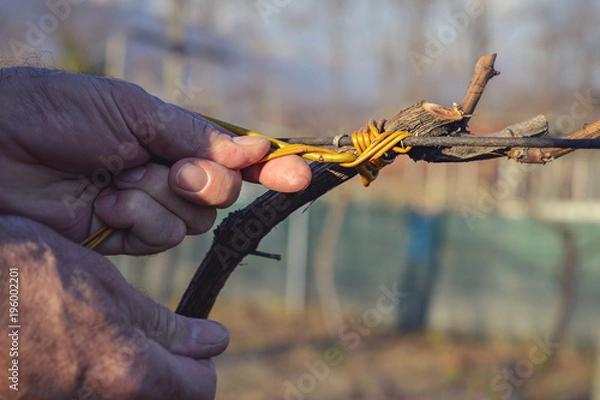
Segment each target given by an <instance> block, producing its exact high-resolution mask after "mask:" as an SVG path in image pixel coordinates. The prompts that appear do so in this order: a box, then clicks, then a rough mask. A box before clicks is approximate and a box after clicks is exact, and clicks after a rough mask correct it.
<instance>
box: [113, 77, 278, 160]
mask: <svg viewBox="0 0 600 400" xmlns="http://www.w3.org/2000/svg"><path fill="white" fill-rule="evenodd" d="M112 95H113V98H114V100H115V103H116V104H117V106H118V108H119V111H120V113H121V117H122V118H123V120H124V121H125V123H126V124H127V126H128V127H129V129H130V131H131V133H132V134H133V135H134V136H135V137H136V138H137V140H138V141H139V142H140V143H141V144H142V145H143V146H144V147H145V148H147V149H148V150H149V151H150V152H151V153H152V154H154V155H157V156H160V157H164V158H166V159H168V160H172V161H175V160H178V159H181V158H184V157H198V158H206V159H208V160H212V161H214V162H217V163H219V164H222V165H224V166H226V167H227V168H231V169H241V168H244V167H247V166H249V165H251V164H254V163H255V162H257V161H258V160H260V159H261V158H262V157H263V156H264V155H265V154H266V153H267V152H268V151H269V148H270V143H269V141H268V140H267V139H265V138H260V137H250V136H241V137H239V136H236V135H234V134H233V133H231V132H228V131H227V130H226V129H224V128H221V127H218V126H216V125H213V124H212V123H210V122H208V121H207V120H205V119H204V118H202V117H200V116H199V115H196V114H193V113H191V112H189V111H187V112H184V111H183V109H182V108H180V107H177V106H175V105H173V104H169V103H165V102H163V101H162V100H160V99H158V98H157V97H154V96H151V95H150V94H148V93H147V92H146V91H144V90H143V89H141V88H140V87H139V86H136V85H132V84H128V83H124V82H119V83H115V84H114V85H113V90H112Z"/></svg>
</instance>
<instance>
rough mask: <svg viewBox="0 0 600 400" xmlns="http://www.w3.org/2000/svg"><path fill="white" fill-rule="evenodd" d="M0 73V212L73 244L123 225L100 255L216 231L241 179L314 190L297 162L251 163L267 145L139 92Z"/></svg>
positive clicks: (46, 75) (88, 81)
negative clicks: (46, 229) (219, 213)
mask: <svg viewBox="0 0 600 400" xmlns="http://www.w3.org/2000/svg"><path fill="white" fill-rule="evenodd" d="M0 73H1V75H0V185H1V186H2V187H3V190H2V192H0V213H7V214H17V215H23V216H26V217H28V218H31V219H33V220H36V221H39V222H41V223H43V224H45V225H47V226H50V227H52V228H53V229H55V230H56V231H57V232H59V233H61V234H62V235H64V236H65V237H68V238H69V239H71V240H73V241H76V242H81V241H82V240H83V239H84V238H86V237H88V236H89V235H90V234H92V233H93V232H95V231H96V230H98V229H99V228H100V227H101V226H103V225H108V226H110V227H113V228H117V229H118V230H117V231H116V232H115V233H113V234H112V235H111V236H110V237H109V238H108V239H107V240H105V241H104V242H103V243H102V244H101V245H100V246H98V247H97V250H98V251H100V252H102V253H104V254H115V253H126V254H148V253H155V252H158V251H162V250H165V249H167V248H169V247H172V246H174V245H176V244H178V243H179V242H180V241H181V240H182V239H183V238H184V236H185V235H186V234H198V233H204V232H206V231H208V230H209V229H210V227H211V226H212V225H213V223H214V220H215V218H216V208H218V207H226V206H229V205H231V204H232V203H233V202H234V201H235V200H236V198H237V196H238V194H239V191H240V187H241V182H242V179H246V180H249V181H254V182H260V183H262V184H264V185H265V186H267V187H268V188H270V189H273V190H277V191H284V192H293V191H298V190H301V189H303V188H304V187H306V186H307V185H308V183H309V181H310V169H309V168H308V166H307V165H306V163H305V162H304V161H303V160H301V159H300V158H299V157H296V156H290V157H284V158H281V159H276V160H272V161H269V162H267V163H262V164H259V165H254V164H255V163H256V162H257V161H258V160H260V159H261V158H262V157H263V156H264V155H265V154H266V153H267V152H268V150H269V143H268V141H267V140H266V139H262V138H256V137H234V138H232V136H233V135H232V134H230V133H227V132H225V130H224V129H223V128H220V127H217V126H215V125H212V124H211V123H209V122H208V121H206V120H204V119H203V118H201V117H199V116H198V115H196V114H194V113H192V112H190V111H188V110H185V109H183V108H181V107H177V106H175V105H172V104H167V103H164V102H162V101H161V100H159V99H158V98H156V97H154V96H151V95H149V94H148V93H146V92H145V91H144V90H142V89H141V88H139V87H137V86H135V85H132V84H129V83H125V82H119V81H115V80H109V79H105V78H99V77H91V76H85V75H75V74H69V73H65V72H60V71H48V70H40V69H32V68H25V67H21V68H11V69H4V70H0ZM153 157H160V158H162V159H165V160H168V161H170V162H173V163H174V164H173V165H172V167H170V168H168V167H166V166H164V165H162V164H161V163H157V162H154V158H153Z"/></svg>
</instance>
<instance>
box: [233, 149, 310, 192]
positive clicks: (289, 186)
mask: <svg viewBox="0 0 600 400" xmlns="http://www.w3.org/2000/svg"><path fill="white" fill-rule="evenodd" d="M242 176H243V177H244V179H245V180H248V181H250V182H258V183H261V184H263V185H264V186H266V187H268V188H269V189H271V190H275V191H278V192H285V193H292V192H298V191H300V190H303V189H306V187H307V186H308V185H309V184H310V180H311V178H312V172H311V170H310V167H309V166H308V165H307V164H306V162H305V161H304V160H303V159H301V158H300V157H298V156H287V157H281V158H276V159H274V160H271V161H268V162H266V163H260V164H256V165H252V166H250V167H248V168H245V169H244V170H243V171H242Z"/></svg>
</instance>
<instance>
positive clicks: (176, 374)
mask: <svg viewBox="0 0 600 400" xmlns="http://www.w3.org/2000/svg"><path fill="white" fill-rule="evenodd" d="M148 364H149V368H148V369H147V370H146V376H145V377H144V380H143V382H144V386H143V388H142V390H141V393H140V398H143V399H157V400H162V399H183V400H187V399H189V400H213V399H214V398H215V394H216V389H217V388H216V382H217V376H216V371H215V367H214V364H213V362H212V360H210V359H200V360H195V359H192V358H188V357H183V356H179V355H174V354H171V353H169V352H168V351H167V350H166V349H164V348H163V347H162V346H160V345H158V344H157V343H155V342H152V341H151V342H150V346H149V348H148Z"/></svg>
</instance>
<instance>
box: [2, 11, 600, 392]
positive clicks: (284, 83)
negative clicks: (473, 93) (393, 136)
mask: <svg viewBox="0 0 600 400" xmlns="http://www.w3.org/2000/svg"><path fill="white" fill-rule="evenodd" d="M599 20H600V2H599V1H592V0H589V1H587V0H576V1H572V2H569V3H568V5H567V4H566V3H564V2H560V1H557V0H553V1H548V0H526V1H516V0H505V1H499V0H498V1H492V0H465V1H440V0H428V1H425V0H422V1H408V0H395V1H392V0H378V1H373V2H366V1H358V0H332V1H327V2H318V1H299V0H258V1H243V0H221V1H217V0H173V1H158V0H155V1H142V0H120V1H117V0H115V1H108V0H47V1H41V0H39V1H33V0H19V1H18V2H17V1H8V0H0V54H1V57H2V63H3V65H12V64H30V65H37V66H46V67H49V68H61V69H67V70H70V71H76V72H81V73H88V74H99V75H107V76H111V77H115V78H119V79H124V80H127V81H131V82H135V83H137V84H139V85H141V86H143V87H144V88H145V89H146V90H148V91H149V92H151V93H153V94H155V95H157V96H159V97H161V98H163V99H164V100H166V101H170V102H173V103H177V104H180V105H182V106H185V107H188V108H190V109H192V110H195V111H198V112H202V113H205V114H208V115H211V116H214V117H216V118H219V119H223V120H226V121H229V122H232V123H235V124H239V125H241V126H246V127H250V128H252V129H254V130H258V131H260V132H263V133H266V134H269V135H272V136H276V137H289V136H319V135H328V136H331V135H337V134H341V133H351V132H352V131H354V130H356V129H358V128H359V127H361V126H362V125H363V124H364V123H365V122H366V121H368V120H369V119H371V118H375V119H380V118H385V117H391V116H393V115H394V114H395V113H396V112H397V111H398V110H400V109H401V108H404V107H407V106H410V105H412V104H414V103H416V102H417V101H419V100H422V99H425V100H428V101H431V102H435V103H439V104H442V105H444V106H452V104H453V102H460V100H461V98H462V96H463V94H464V91H465V89H466V87H467V84H468V82H469V79H470V77H471V74H472V71H473V66H474V64H475V62H476V61H477V59H478V58H479V57H480V56H482V55H484V54H487V53H490V52H494V53H498V59H497V61H496V69H498V70H499V71H501V72H502V74H501V75H500V76H498V77H496V78H494V79H493V80H492V81H491V82H490V83H489V85H488V88H487V91H486V93H485V94H484V96H483V99H482V101H481V102H480V104H479V106H478V108H477V111H476V115H475V117H474V118H473V119H472V120H471V123H470V128H471V130H472V131H473V132H474V133H489V132H493V131H495V130H499V129H501V128H503V127H504V126H506V125H509V124H512V123H516V122H519V121H522V120H525V119H528V118H530V117H533V116H535V115H537V114H545V115H546V116H547V118H548V119H549V121H550V124H551V132H552V134H553V135H556V136H560V135H565V134H568V133H571V132H573V131H575V130H577V129H579V128H581V127H583V126H584V125H585V124H586V123H589V122H593V121H595V120H596V119H598V118H599V117H600V68H599V67H598V66H600V30H599V29H598V21H599ZM599 154H600V153H597V152H594V151H577V152H576V153H574V154H571V155H569V156H566V157H564V158H561V159H559V160H557V161H555V162H552V163H550V164H547V165H544V166H539V165H536V166H524V165H518V164H516V163H514V162H512V161H507V160H491V161H485V162H479V163H465V164H464V165H458V164H457V165H449V164H426V163H423V162H420V163H415V162H413V161H411V160H410V159H408V158H406V159H398V160H397V161H396V162H395V163H394V164H393V165H391V166H389V167H387V168H386V169H385V170H383V171H382V173H381V174H380V177H379V178H378V180H377V181H375V182H374V183H373V184H372V185H371V187H369V188H363V187H362V185H361V184H360V182H359V180H358V179H356V180H352V181H350V182H348V183H346V184H345V185H343V186H342V187H340V188H338V189H336V190H334V191H333V192H331V193H330V194H328V195H326V196H325V197H323V198H322V199H319V201H317V202H316V203H314V204H312V205H310V206H309V207H306V208H305V209H303V210H301V212H297V213H296V214H294V215H293V216H292V217H291V218H289V219H288V220H287V221H285V222H284V223H283V224H281V225H280V226H279V227H278V228H277V229H276V230H275V231H274V232H272V233H271V234H270V235H269V236H268V237H267V238H266V239H265V240H264V241H263V243H262V244H261V246H260V248H259V249H260V250H263V251H268V252H272V253H277V254H281V255H282V257H283V259H282V261H280V262H276V261H270V260H266V259H262V258H261V259H257V258H255V257H249V258H247V259H246V260H245V261H244V264H243V265H241V266H240V267H239V268H238V269H237V270H236V272H235V273H234V275H233V276H232V277H231V278H230V280H229V281H228V283H227V286H226V288H225V289H224V291H223V293H222V295H221V296H220V298H219V300H218V302H217V305H216V308H215V310H214V312H213V314H212V315H211V317H212V318H214V319H217V320H219V321H222V322H223V323H224V324H225V325H227V326H228V327H229V328H230V330H231V335H232V343H231V346H230V349H229V350H228V352H227V353H226V354H225V355H223V356H221V357H219V358H217V359H216V365H217V370H218V374H219V389H218V396H217V398H219V399H240V398H243V399H266V398H268V399H594V400H598V399H600V361H599V357H600V356H599V353H600V312H599V311H598V309H599V305H600V290H599V286H600V225H599V223H600V179H598V177H596V174H597V172H594V171H598V168H599V167H600V157H599ZM262 191H263V190H262V189H261V188H260V187H258V186H254V185H248V186H245V187H244V190H243V192H242V195H241V197H240V200H239V202H238V203H237V204H236V205H235V206H234V207H233V208H232V209H237V208H241V207H244V206H245V205H246V204H248V203H249V202H250V201H252V200H253V199H254V198H255V197H257V196H258V195H259V194H260V193H261V192H262ZM228 211H230V210H224V211H222V212H221V216H222V217H224V216H226V214H227V212H228ZM210 242H211V235H210V234H207V235H204V236H203V237H199V238H188V239H186V240H185V241H184V243H182V244H181V245H180V246H178V247H177V248H175V249H173V250H171V251H168V252H166V253H163V254H160V255H158V256H154V257H144V258H127V257H115V258H114V262H115V263H116V264H117V265H118V266H119V268H120V269H121V270H122V272H123V274H124V275H125V276H126V277H127V279H128V280H129V281H130V282H131V283H132V284H133V285H134V286H136V287H138V288H140V289H141V290H143V291H144V292H146V293H148V294H149V295H150V296H152V297H153V298H155V299H157V301H160V302H163V303H165V304H167V305H169V306H170V307H175V306H176V304H177V302H178V301H179V298H180V296H181V294H182V293H183V291H184V290H185V287H186V286H187V283H188V282H189V280H190V278H191V276H192V274H193V273H194V271H195V269H196V267H197V266H198V264H199V263H200V261H201V260H202V257H203V255H204V253H205V252H206V250H207V248H208V246H209V245H210Z"/></svg>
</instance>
